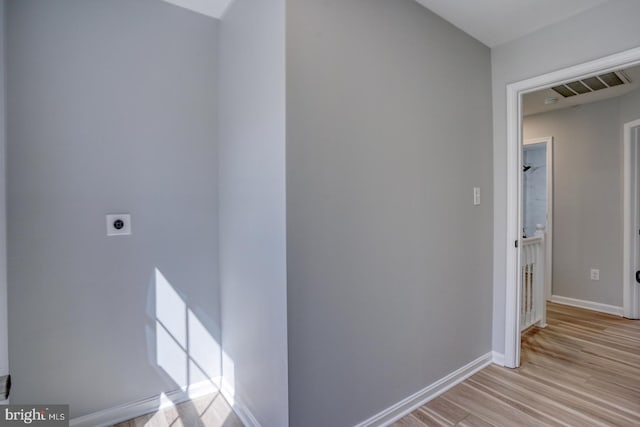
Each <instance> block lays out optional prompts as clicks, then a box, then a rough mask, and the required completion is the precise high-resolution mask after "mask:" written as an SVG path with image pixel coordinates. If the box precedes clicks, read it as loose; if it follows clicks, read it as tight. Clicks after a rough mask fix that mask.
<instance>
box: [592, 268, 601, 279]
mask: <svg viewBox="0 0 640 427" xmlns="http://www.w3.org/2000/svg"><path fill="white" fill-rule="evenodd" d="M591 280H600V270H598V269H597V268H592V269H591Z"/></svg>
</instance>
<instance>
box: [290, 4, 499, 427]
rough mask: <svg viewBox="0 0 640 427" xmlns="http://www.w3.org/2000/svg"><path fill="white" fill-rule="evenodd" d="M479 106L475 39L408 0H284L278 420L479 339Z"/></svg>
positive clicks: (482, 330)
mask: <svg viewBox="0 0 640 427" xmlns="http://www.w3.org/2000/svg"><path fill="white" fill-rule="evenodd" d="M490 105H491V93H490V58H489V49H488V48H487V47H485V46H484V45H482V44H481V43H479V42H477V41H476V40H474V39H472V38H471V37H469V36H468V35H466V34H464V33H462V32H461V31H459V30H458V29H456V28H454V27H453V26H452V25H451V24H449V23H447V22H445V21H444V20H442V19H441V18H439V17H437V16H436V15H434V14H433V13H430V12H429V11H427V10H426V9H424V8H423V7H422V6H420V5H418V4H417V3H415V2H413V1H409V0H400V1H386V0H350V1H325V2H319V1H316V0H290V1H288V2H287V236H288V238H287V245H288V264H287V265H288V279H289V280H288V316H289V318H288V321H289V396H290V420H291V425H292V426H305V427H313V426H336V427H338V426H348V425H354V424H356V423H358V422H360V421H363V420H365V419H367V418H368V417H370V416H372V415H374V414H376V413H378V412H379V411H381V410H383V409H385V408H387V407H389V406H390V405H392V404H395V403H396V402H398V401H400V400H401V399H403V398H405V397H407V396H409V395H411V394H412V393H415V392H416V391H418V390H420V389H422V388H424V387H426V386H428V385H430V384H432V383H433V382H434V381H436V380H438V379H440V378H442V377H444V376H445V375H447V374H449V373H450V372H452V371H454V370H456V369H458V368H460V367H461V366H463V365H465V364H467V363H469V362H471V361H472V360H474V359H476V358H477V357H479V356H481V355H484V354H486V353H487V352H488V351H489V350H490V344H491V333H490V332H491V331H490V325H491V263H492V260H491V253H490V251H488V250H487V248H488V245H490V241H491V235H492V234H491V218H492V217H491V206H492V198H491V111H490ZM474 186H478V187H481V188H482V191H483V192H482V205H481V206H477V207H474V206H473V203H472V202H473V198H472V189H473V187H474Z"/></svg>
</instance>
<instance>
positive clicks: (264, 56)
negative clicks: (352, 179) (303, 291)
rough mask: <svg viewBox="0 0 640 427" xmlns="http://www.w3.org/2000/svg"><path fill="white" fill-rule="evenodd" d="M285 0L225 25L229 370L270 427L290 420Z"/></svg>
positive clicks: (224, 275)
mask: <svg viewBox="0 0 640 427" xmlns="http://www.w3.org/2000/svg"><path fill="white" fill-rule="evenodd" d="M284 19H285V10H284V0H269V1H265V0H236V1H235V2H234V3H233V5H232V6H231V8H230V9H229V10H228V11H227V12H226V14H225V16H224V18H223V20H222V24H221V30H220V31H221V32H220V80H219V84H220V117H219V119H220V159H219V174H220V199H219V200H220V202H219V204H220V275H221V276H220V277H221V291H222V327H223V331H224V333H223V337H222V338H223V348H224V357H223V375H224V381H225V383H226V384H225V386H227V387H229V388H231V389H233V393H234V400H235V401H238V402H240V403H241V404H242V405H244V406H246V407H247V408H248V409H249V410H250V411H251V413H252V414H253V415H254V416H255V417H256V419H257V421H258V422H260V424H261V425H263V426H265V427H272V426H273V427H275V426H286V425H288V397H287V306H286V287H287V276H286V274H287V272H286V250H287V249H286V238H285V232H286V219H285V214H286V212H285V59H284V55H285V51H284V49H285V45H284V42H285V39H284V32H285V22H284Z"/></svg>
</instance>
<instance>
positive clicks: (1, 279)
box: [0, 0, 9, 376]
mask: <svg viewBox="0 0 640 427" xmlns="http://www.w3.org/2000/svg"><path fill="white" fill-rule="evenodd" d="M4 7H5V5H4V0H1V1H0V376H1V375H6V374H7V373H9V349H8V347H7V345H8V339H9V336H8V333H9V328H8V326H7V320H8V316H7V246H6V244H7V234H6V232H7V230H6V224H7V219H6V204H5V202H6V195H5V192H6V187H5V184H6V183H5V179H6V175H5V171H6V157H5V147H6V140H5V136H6V134H5V87H4V86H5V85H4V81H5V79H4V75H5V73H4V43H5V24H4Z"/></svg>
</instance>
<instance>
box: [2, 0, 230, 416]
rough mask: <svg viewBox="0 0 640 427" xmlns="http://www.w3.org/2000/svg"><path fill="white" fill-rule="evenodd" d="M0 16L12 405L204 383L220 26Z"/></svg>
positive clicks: (80, 408)
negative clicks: (125, 221)
mask: <svg viewBox="0 0 640 427" xmlns="http://www.w3.org/2000/svg"><path fill="white" fill-rule="evenodd" d="M6 6H7V7H6V23H7V44H6V46H7V159H8V161H7V168H8V171H7V199H8V203H7V204H8V207H7V208H8V209H7V212H8V273H9V358H10V363H11V373H12V377H13V389H12V396H11V398H12V403H16V404H33V403H67V404H70V411H71V417H78V416H82V415H86V414H89V413H93V412H96V411H101V410H104V409H108V408H112V407H115V406H118V405H122V404H127V403H131V402H136V401H139V400H141V399H147V398H151V397H154V396H157V395H159V394H160V392H169V391H174V390H177V389H178V388H180V387H184V386H186V385H188V384H189V383H197V382H200V381H205V382H206V381H208V380H209V379H215V378H217V377H219V376H220V349H219V341H220V317H219V316H220V312H219V289H218V268H217V260H218V253H217V194H216V190H217V185H216V183H217V172H216V165H217V158H216V156H217V148H216V134H217V125H216V116H217V112H216V107H217V93H216V75H217V37H218V21H216V20H214V19H212V18H207V17H205V16H203V15H199V14H196V13H193V12H190V11H187V10H185V9H182V8H179V7H176V6H173V5H170V4H169V3H165V2H161V1H156V0H138V1H130V0H109V1H98V0H55V1H49V0H11V1H7V4H6ZM109 213H130V214H131V216H132V217H131V220H132V234H131V235H130V236H120V237H107V235H106V220H105V214H109Z"/></svg>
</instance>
